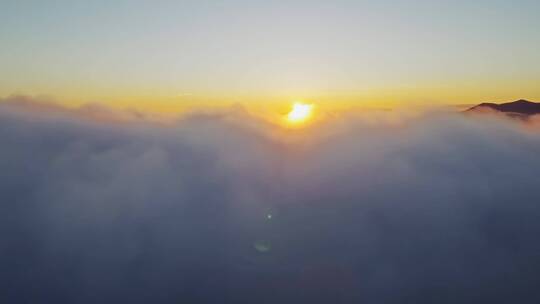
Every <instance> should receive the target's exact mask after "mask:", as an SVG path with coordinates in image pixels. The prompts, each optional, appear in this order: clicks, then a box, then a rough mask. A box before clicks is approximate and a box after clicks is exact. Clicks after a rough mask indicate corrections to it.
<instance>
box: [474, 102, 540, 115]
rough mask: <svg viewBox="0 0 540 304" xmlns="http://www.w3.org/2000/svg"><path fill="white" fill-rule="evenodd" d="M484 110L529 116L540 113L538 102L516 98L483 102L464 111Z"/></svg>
mask: <svg viewBox="0 0 540 304" xmlns="http://www.w3.org/2000/svg"><path fill="white" fill-rule="evenodd" d="M486 110H488V111H489V110H492V111H496V112H502V113H505V114H509V115H513V116H525V117H527V116H530V115H535V114H540V103H538V102H532V101H528V100H525V99H520V100H516V101H513V102H507V103H501V104H496V103H491V102H485V103H481V104H479V105H476V106H474V107H471V108H469V109H467V110H466V111H465V112H466V113H472V112H483V111H486Z"/></svg>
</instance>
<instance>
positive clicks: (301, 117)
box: [287, 102, 313, 124]
mask: <svg viewBox="0 0 540 304" xmlns="http://www.w3.org/2000/svg"><path fill="white" fill-rule="evenodd" d="M312 112H313V105H311V104H305V103H301V102H295V103H294V104H293V105H292V109H291V111H290V112H289V114H287V120H288V121H289V122H291V123H295V124H298V123H302V122H304V121H306V120H308V119H309V118H310V117H311V114H312Z"/></svg>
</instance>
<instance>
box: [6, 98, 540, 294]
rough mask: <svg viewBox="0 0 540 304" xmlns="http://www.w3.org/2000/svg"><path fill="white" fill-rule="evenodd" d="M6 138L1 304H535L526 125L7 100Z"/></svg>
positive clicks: (538, 258) (531, 167)
mask: <svg viewBox="0 0 540 304" xmlns="http://www.w3.org/2000/svg"><path fill="white" fill-rule="evenodd" d="M29 108H34V107H33V106H29ZM100 113H101V112H100ZM85 115H86V114H85ZM111 115H113V114H111ZM107 117H109V116H107ZM133 121H134V122H133ZM0 145H1V148H0V225H1V228H0V236H1V241H0V259H1V261H2V263H1V265H2V269H1V271H0V280H1V281H2V285H1V287H0V300H1V301H2V302H3V303H539V302H540V290H539V289H538V287H537V284H538V280H539V279H540V275H539V273H540V243H539V241H538V236H539V233H540V221H539V219H540V158H539V155H540V133H537V132H536V131H534V130H531V129H530V128H525V127H524V126H523V125H521V124H519V123H513V122H511V121H508V120H504V119H500V118H496V117H494V118H490V117H469V116H464V115H461V114H459V113H431V114H430V113H424V114H415V115H401V114H399V113H394V112H378V113H363V114H348V115H339V116H333V117H331V118H329V119H327V120H325V121H322V122H320V123H317V124H314V125H312V126H309V127H306V128H305V129H295V130H287V129H284V128H281V127H279V126H276V125H273V124H270V123H267V122H264V121H262V120H260V119H258V118H255V117H253V116H251V115H250V114H249V113H248V112H246V111H244V110H242V109H241V108H232V109H230V110H224V111H219V112H195V113H192V114H190V115H186V116H183V117H181V118H179V119H177V120H176V121H174V122H172V123H168V124H155V123H149V122H148V121H147V120H146V118H145V117H143V116H141V115H139V114H137V115H135V114H133V113H132V116H130V123H124V122H114V123H111V122H105V123H103V122H99V121H96V120H93V119H90V120H86V119H81V117H80V115H73V113H72V111H67V110H66V111H57V110H55V111H47V113H44V111H42V110H41V111H39V113H36V111H35V110H29V109H21V108H20V107H13V106H12V105H3V106H1V107H0Z"/></svg>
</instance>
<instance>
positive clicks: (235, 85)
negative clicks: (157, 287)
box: [0, 0, 540, 112]
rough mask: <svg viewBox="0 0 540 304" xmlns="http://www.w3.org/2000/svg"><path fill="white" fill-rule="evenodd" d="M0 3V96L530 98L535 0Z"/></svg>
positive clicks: (165, 104)
mask: <svg viewBox="0 0 540 304" xmlns="http://www.w3.org/2000/svg"><path fill="white" fill-rule="evenodd" d="M1 6H2V9H1V10H0V24H1V26H0V44H1V47H0V70H1V71H2V73H1V76H0V97H6V96H10V95H14V94H15V95H31V96H47V97H49V98H51V99H54V100H57V101H58V102H60V103H63V104H65V105H80V104H84V103H87V102H100V103H104V104H107V105H109V106H113V107H135V108H140V109H146V110H151V111H165V112H170V111H180V110H182V109H185V108H188V107H193V106H200V105H221V104H231V103H242V104H247V105H261V104H265V105H266V104H270V105H274V104H275V105H278V104H286V103H290V102H292V101H295V100H302V101H309V102H314V103H318V104H321V105H325V106H328V107H338V106H360V107H361V106H409V105H418V104H421V105H442V104H469V103H478V102H482V101H509V100H515V99H519V98H526V99H532V100H540V87H539V86H538V83H540V52H538V50H539V49H540V35H539V34H538V29H539V28H540V19H539V18H537V13H538V12H539V11H540V2H538V1H528V0H521V1H499V0H491V1H484V0H481V1H461V0H458V1H404V0H396V1H385V0H383V1H99V0H96V1H27V0H17V1H12V0H2V1H1Z"/></svg>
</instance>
